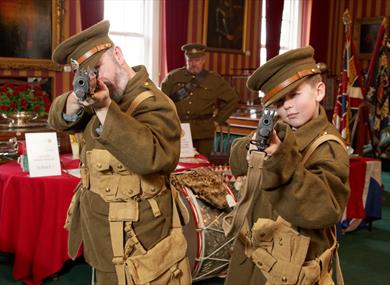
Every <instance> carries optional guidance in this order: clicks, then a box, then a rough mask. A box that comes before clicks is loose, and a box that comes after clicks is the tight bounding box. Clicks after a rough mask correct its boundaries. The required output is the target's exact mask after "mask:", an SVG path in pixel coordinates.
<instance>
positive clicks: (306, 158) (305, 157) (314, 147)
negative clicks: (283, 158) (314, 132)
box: [302, 133, 347, 164]
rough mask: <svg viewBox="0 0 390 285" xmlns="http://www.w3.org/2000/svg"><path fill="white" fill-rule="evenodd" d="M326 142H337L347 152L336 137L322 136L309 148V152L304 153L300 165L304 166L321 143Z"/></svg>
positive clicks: (343, 144)
mask: <svg viewBox="0 0 390 285" xmlns="http://www.w3.org/2000/svg"><path fill="white" fill-rule="evenodd" d="M326 141H336V142H338V143H339V144H340V145H341V146H342V147H343V148H344V149H345V151H347V147H346V146H345V143H344V142H343V141H342V140H341V139H340V138H339V137H337V136H335V135H331V134H327V133H325V134H323V135H321V136H320V137H318V138H317V139H316V140H315V141H314V142H313V143H312V144H311V145H310V147H309V150H308V151H307V152H306V154H305V156H304V157H303V159H302V163H303V164H305V163H306V161H307V160H308V159H309V157H310V155H311V154H312V153H313V151H314V150H315V149H316V148H317V147H318V146H319V145H320V144H322V143H324V142H326Z"/></svg>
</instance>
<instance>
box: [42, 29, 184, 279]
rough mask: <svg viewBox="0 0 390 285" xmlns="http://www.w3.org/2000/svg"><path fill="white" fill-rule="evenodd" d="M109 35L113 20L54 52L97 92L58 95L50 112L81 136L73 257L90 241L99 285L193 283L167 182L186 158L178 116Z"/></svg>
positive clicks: (58, 124)
mask: <svg viewBox="0 0 390 285" xmlns="http://www.w3.org/2000/svg"><path fill="white" fill-rule="evenodd" d="M108 31H109V22H108V21H102V22H99V23H97V24H96V25H94V26H92V27H90V28H88V29H86V30H84V31H82V32H81V33H79V34H77V35H75V36H72V37H70V38H69V39H67V40H65V41H64V42H62V43H61V44H60V45H59V46H58V47H57V48H56V49H55V50H54V52H53V56H52V58H53V61H54V62H56V63H59V64H69V63H71V64H72V66H73V67H75V68H79V69H80V70H84V71H87V74H88V76H89V78H88V79H89V81H88V80H87V82H89V84H91V86H92V88H91V92H90V93H88V94H87V96H86V98H82V97H81V98H79V97H77V96H76V94H75V92H74V91H69V92H66V93H65V94H62V95H60V96H59V97H57V98H56V99H55V100H54V102H53V104H52V106H51V109H50V112H49V124H50V126H52V127H53V128H55V129H57V130H59V131H63V132H68V133H75V132H77V133H81V134H82V140H81V145H82V150H81V154H80V162H81V176H82V182H81V184H80V185H79V187H78V189H77V191H76V192H75V195H74V198H73V200H72V204H71V206H70V208H69V211H68V219H67V223H66V227H67V229H68V230H69V255H70V256H71V257H72V258H75V257H76V255H77V251H78V249H79V247H80V245H81V243H83V245H84V247H83V249H84V257H85V259H86V261H87V262H88V263H89V264H90V265H91V266H92V267H94V268H95V269H96V278H97V284H101V285H108V284H110V285H111V284H113V285H114V284H120V285H124V284H134V283H136V284H141V283H142V284H144V283H148V282H150V284H155V283H153V282H154V281H155V280H157V279H158V280H160V279H161V278H163V280H165V281H161V280H160V281H159V282H160V283H158V284H171V282H176V281H178V280H177V279H180V282H182V283H183V284H189V283H190V275H189V270H188V266H187V267H186V264H188V261H187V260H186V256H185V255H186V252H185V251H186V241H185V238H184V236H183V234H182V233H181V226H180V223H178V216H177V210H176V206H175V203H173V202H172V193H171V191H170V189H169V188H170V187H169V184H168V181H167V175H168V174H169V173H170V172H171V171H173V170H174V169H175V166H176V164H177V162H178V160H179V152H180V150H179V148H180V133H181V128H180V122H179V118H178V116H177V114H176V111H175V107H174V105H173V102H172V101H171V100H170V99H169V98H168V97H167V96H166V95H165V94H164V93H162V92H161V91H159V90H158V88H157V87H156V86H155V85H154V84H153V82H152V81H151V80H150V79H149V77H148V73H147V71H146V69H145V67H144V66H135V67H129V66H128V65H127V63H126V61H125V59H124V57H123V53H122V51H121V49H120V48H119V47H118V46H116V45H114V43H113V42H112V41H111V39H110V38H109V37H108ZM76 83H79V82H76ZM94 87H96V89H95V90H94V91H92V90H93V89H94ZM174 246H179V247H180V248H179V249H178V250H176V251H173V250H172V248H173V247H174ZM182 248H183V249H182ZM161 276H162V277H161ZM169 280H171V281H169ZM175 280H176V281H175ZM87 283H88V281H85V284H87ZM148 284H149V283H148ZM175 284H176V283H175Z"/></svg>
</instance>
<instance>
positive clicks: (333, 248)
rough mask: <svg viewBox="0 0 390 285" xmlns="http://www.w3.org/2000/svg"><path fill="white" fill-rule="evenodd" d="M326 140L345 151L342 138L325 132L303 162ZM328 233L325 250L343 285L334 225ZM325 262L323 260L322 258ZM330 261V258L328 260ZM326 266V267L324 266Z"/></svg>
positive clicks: (338, 282)
mask: <svg viewBox="0 0 390 285" xmlns="http://www.w3.org/2000/svg"><path fill="white" fill-rule="evenodd" d="M326 141H336V142H338V143H339V144H340V145H341V146H342V147H343V148H344V149H345V151H347V147H346V146H345V143H344V142H343V140H341V139H340V138H339V137H337V136H335V135H332V134H327V133H324V134H323V135H321V136H320V137H318V138H317V139H316V140H315V141H314V142H313V143H312V144H311V145H310V147H309V150H308V151H307V152H306V154H305V156H304V157H303V159H302V162H303V164H305V163H306V161H307V159H308V158H309V157H310V155H311V154H312V153H313V151H314V150H315V149H316V148H317V147H318V146H319V145H321V144H322V143H324V142H326ZM330 233H331V236H332V246H331V247H330V248H329V249H328V250H327V252H329V255H330V256H332V254H334V257H335V262H336V264H335V267H336V282H337V285H344V278H343V274H342V271H341V266H340V259H339V254H338V242H337V237H336V226H334V227H332V229H330ZM321 256H322V257H325V256H327V254H322V255H321ZM323 262H325V260H323ZM328 262H330V260H329V261H328ZM325 268H326V267H325Z"/></svg>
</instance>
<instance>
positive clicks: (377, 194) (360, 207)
mask: <svg viewBox="0 0 390 285" xmlns="http://www.w3.org/2000/svg"><path fill="white" fill-rule="evenodd" d="M349 162H350V166H349V167H350V174H349V177H350V179H349V185H350V188H351V194H350V197H349V200H348V204H347V208H346V211H345V213H344V217H343V221H342V226H343V228H344V232H349V231H353V230H356V229H357V228H358V227H362V226H366V225H367V224H368V226H369V228H370V227H371V224H372V221H374V220H378V219H381V217H382V208H381V192H382V188H381V186H382V179H381V173H382V163H381V161H380V160H378V159H373V158H369V157H353V158H351V159H350V161H349Z"/></svg>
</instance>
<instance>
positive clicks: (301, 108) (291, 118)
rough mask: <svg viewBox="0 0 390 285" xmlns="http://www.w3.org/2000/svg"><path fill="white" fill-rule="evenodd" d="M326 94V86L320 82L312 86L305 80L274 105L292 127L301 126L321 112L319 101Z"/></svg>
mask: <svg viewBox="0 0 390 285" xmlns="http://www.w3.org/2000/svg"><path fill="white" fill-rule="evenodd" d="M324 95H325V86H324V83H323V82H319V83H317V84H315V86H312V85H311V84H309V83H307V81H304V82H303V83H301V84H300V85H299V86H298V87H297V88H296V89H295V90H293V91H292V92H290V93H288V94H287V95H285V96H284V98H282V99H280V100H279V101H277V102H276V103H275V104H274V105H275V106H276V108H277V112H278V115H279V116H280V117H281V119H282V120H283V121H284V122H286V123H287V124H289V125H290V126H291V127H294V128H299V127H301V126H303V125H304V124H306V123H307V122H308V121H310V120H312V119H314V118H316V117H317V116H318V114H319V102H320V101H321V100H322V99H323V97H324Z"/></svg>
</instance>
